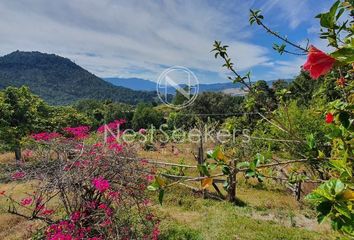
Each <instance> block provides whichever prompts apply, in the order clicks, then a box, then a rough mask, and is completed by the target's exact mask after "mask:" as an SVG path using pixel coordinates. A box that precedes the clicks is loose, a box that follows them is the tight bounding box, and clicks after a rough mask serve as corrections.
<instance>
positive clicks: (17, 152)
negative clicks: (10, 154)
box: [14, 145, 22, 162]
mask: <svg viewBox="0 0 354 240" xmlns="http://www.w3.org/2000/svg"><path fill="white" fill-rule="evenodd" d="M14 151H15V157H16V162H19V161H21V158H22V156H21V147H20V146H19V145H18V146H16V147H15V149H14Z"/></svg>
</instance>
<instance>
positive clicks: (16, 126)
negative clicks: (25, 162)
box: [0, 86, 48, 160]
mask: <svg viewBox="0 0 354 240" xmlns="http://www.w3.org/2000/svg"><path fill="white" fill-rule="evenodd" d="M47 114H48V105H47V104H46V103H45V102H44V101H43V100H42V99H40V98H39V97H37V96H35V95H33V94H32V93H31V92H30V90H29V88H28V87H24V86H23V87H20V88H15V87H8V88H6V89H5V90H4V91H3V92H1V93H0V116H1V117H0V141H1V142H2V143H3V144H5V145H6V146H8V147H9V149H10V150H12V151H14V152H15V156H16V160H20V159H21V140H22V139H23V137H25V136H27V135H28V134H30V133H31V132H34V131H36V130H38V129H41V128H43V126H44V119H46V118H47V116H46V115H47Z"/></svg>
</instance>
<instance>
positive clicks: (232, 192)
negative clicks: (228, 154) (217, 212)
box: [227, 160, 237, 203]
mask: <svg viewBox="0 0 354 240" xmlns="http://www.w3.org/2000/svg"><path fill="white" fill-rule="evenodd" d="M236 164H237V163H236V160H234V161H233V163H232V165H233V166H232V170H231V172H230V174H229V177H228V178H229V179H228V180H229V189H228V196H227V198H228V200H229V202H231V203H235V202H236V185H237V179H236V175H237V170H236Z"/></svg>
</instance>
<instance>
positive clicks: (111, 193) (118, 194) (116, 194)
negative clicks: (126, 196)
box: [108, 191, 120, 200]
mask: <svg viewBox="0 0 354 240" xmlns="http://www.w3.org/2000/svg"><path fill="white" fill-rule="evenodd" d="M108 196H109V197H110V198H112V199H113V200H117V199H118V198H119V196H120V192H114V191H110V192H109V193H108Z"/></svg>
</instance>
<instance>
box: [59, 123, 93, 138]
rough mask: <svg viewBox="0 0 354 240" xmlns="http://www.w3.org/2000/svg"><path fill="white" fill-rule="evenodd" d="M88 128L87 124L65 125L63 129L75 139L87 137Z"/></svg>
mask: <svg viewBox="0 0 354 240" xmlns="http://www.w3.org/2000/svg"><path fill="white" fill-rule="evenodd" d="M89 130H90V127H89V126H78V127H66V128H64V131H65V132H67V133H68V134H70V135H71V136H73V137H74V138H76V139H84V138H86V137H88V132H89Z"/></svg>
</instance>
